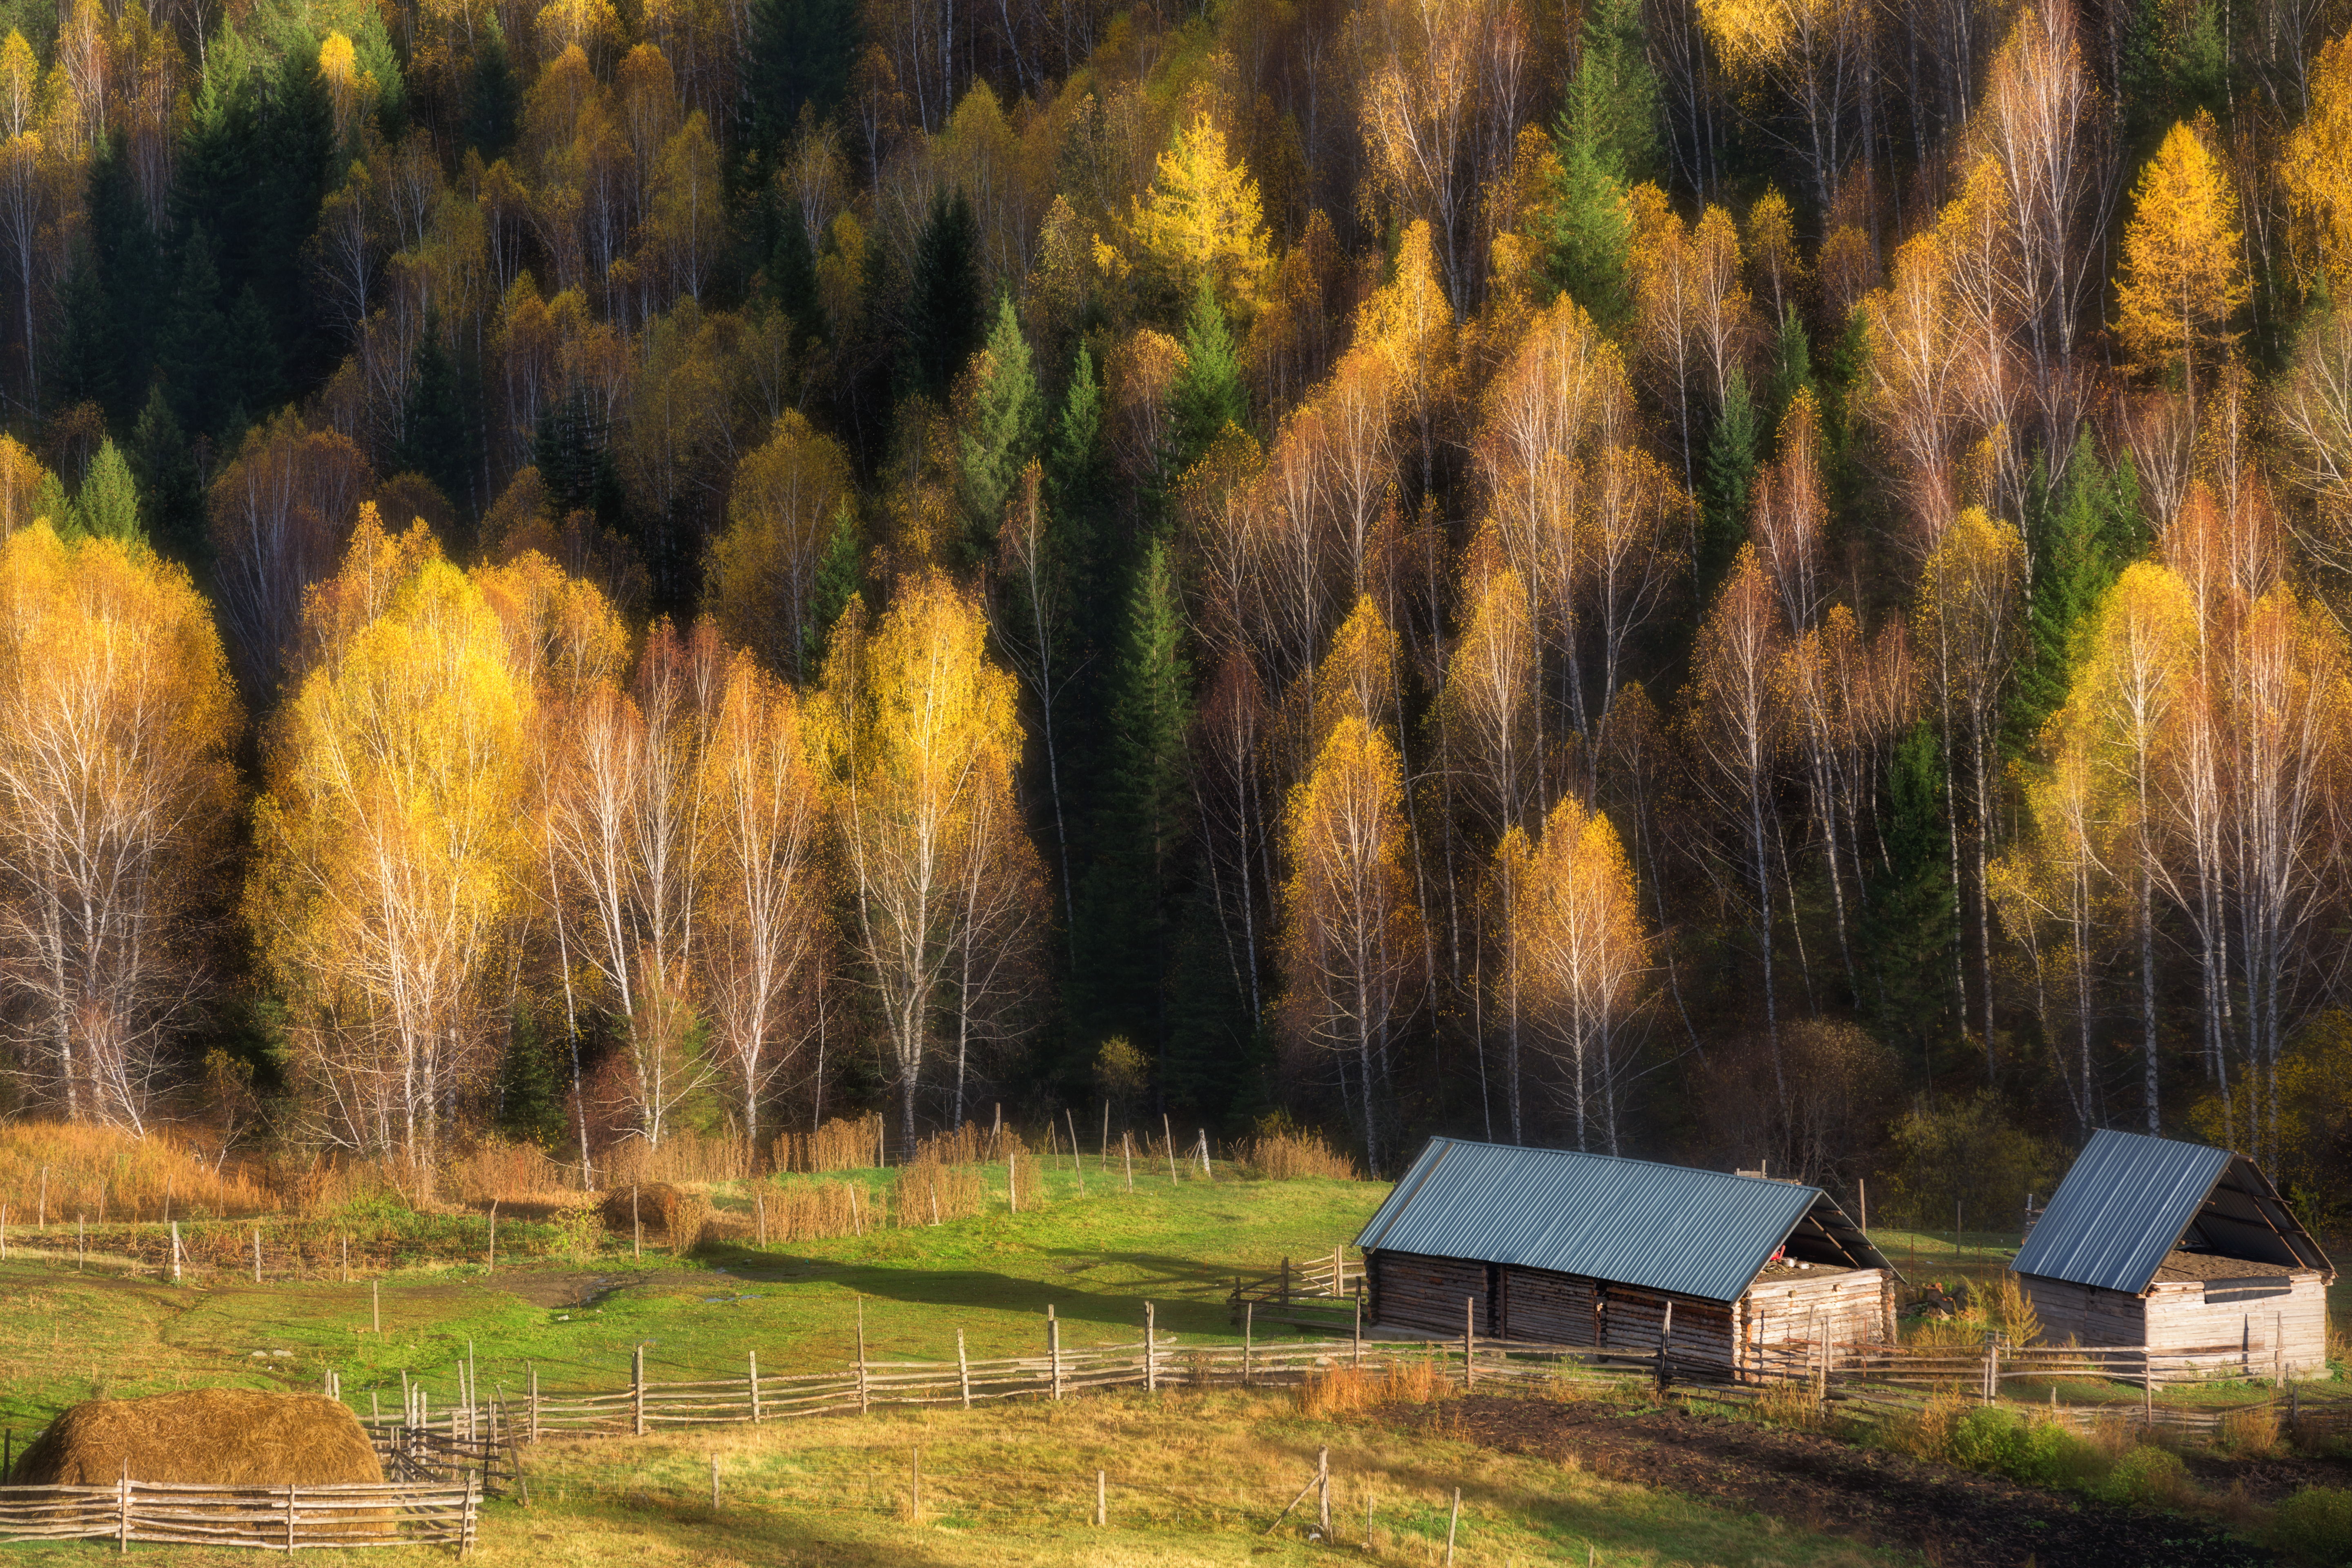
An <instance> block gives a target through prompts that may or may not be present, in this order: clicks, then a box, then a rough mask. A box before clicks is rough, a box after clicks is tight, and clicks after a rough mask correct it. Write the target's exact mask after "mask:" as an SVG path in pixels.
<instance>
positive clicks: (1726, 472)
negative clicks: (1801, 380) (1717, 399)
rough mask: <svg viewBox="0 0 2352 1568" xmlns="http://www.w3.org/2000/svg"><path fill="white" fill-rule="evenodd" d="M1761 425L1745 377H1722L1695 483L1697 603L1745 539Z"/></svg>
mask: <svg viewBox="0 0 2352 1568" xmlns="http://www.w3.org/2000/svg"><path fill="white" fill-rule="evenodd" d="M1759 423H1760V421H1759V419H1758V418H1757V416H1756V402H1755V399H1754V398H1752V397H1750V396H1749V395H1748V373H1747V371H1745V370H1744V369H1742V368H1741V367H1739V366H1738V365H1733V366H1732V367H1731V374H1729V375H1728V376H1726V377H1725V378H1724V384H1723V407H1722V408H1721V409H1720V410H1719V411H1718V412H1717V414H1716V416H1715V429H1714V431H1713V433H1712V434H1710V435H1709V436H1708V437H1707V443H1706V468H1705V471H1704V472H1703V474H1702V475H1701V477H1700V480H1699V509H1700V510H1699V543H1698V561H1697V563H1696V564H1697V568H1698V586H1699V603H1701V604H1702V605H1704V604H1706V603H1708V602H1709V601H1710V600H1712V599H1713V598H1714V596H1715V588H1716V585H1717V584H1719V583H1721V582H1722V581H1723V574H1725V573H1726V572H1727V571H1728V570H1730V567H1731V563H1732V561H1733V559H1734V558H1735V557H1737V556H1738V553H1739V545H1740V542H1741V541H1742V540H1744V539H1746V538H1747V537H1748V501H1749V500H1750V498H1751V497H1752V496H1753V495H1754V494H1755V489H1756V469H1757V458H1756V447H1757V437H1758V435H1759V431H1758V426H1759Z"/></svg>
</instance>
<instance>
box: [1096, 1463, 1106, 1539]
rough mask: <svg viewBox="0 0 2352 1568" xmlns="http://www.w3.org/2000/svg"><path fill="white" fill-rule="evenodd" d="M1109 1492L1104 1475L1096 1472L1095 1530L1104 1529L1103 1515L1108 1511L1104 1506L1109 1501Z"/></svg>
mask: <svg viewBox="0 0 2352 1568" xmlns="http://www.w3.org/2000/svg"><path fill="white" fill-rule="evenodd" d="M1108 1500H1109V1498H1108V1489H1107V1488H1106V1487H1105V1486H1104V1485H1103V1473H1102V1472H1101V1471H1100V1470H1097V1471H1096V1472H1095V1528H1096V1529H1097V1530H1100V1529H1101V1528H1102V1527H1103V1514H1104V1513H1105V1511H1106V1510H1105V1508H1104V1506H1103V1505H1104V1504H1105V1503H1106V1502H1108Z"/></svg>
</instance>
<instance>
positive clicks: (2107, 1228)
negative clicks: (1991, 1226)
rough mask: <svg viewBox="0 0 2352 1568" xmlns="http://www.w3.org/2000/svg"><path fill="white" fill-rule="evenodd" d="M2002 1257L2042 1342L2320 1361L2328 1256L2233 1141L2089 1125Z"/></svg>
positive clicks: (2218, 1368)
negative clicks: (2043, 1204) (2086, 1139)
mask: <svg viewBox="0 0 2352 1568" xmlns="http://www.w3.org/2000/svg"><path fill="white" fill-rule="evenodd" d="M2012 1267H2013V1268H2015V1269H2016V1271H2017V1273H2018V1275H2019V1276H2020V1283H2021V1285H2022V1286H2023V1288H2024V1290H2025V1294H2026V1296H2027V1298H2028V1299H2029V1300H2032V1303H2033V1310H2034V1313H2035V1315H2036V1316H2037V1317H2039V1318H2040V1319H2041V1321H2042V1339H2043V1340H2044V1341H2045V1342H2048V1343H2051V1344H2064V1343H2066V1342H2069V1341H2072V1342H2074V1343H2077V1344H2083V1345H2120V1346H2130V1347H2135V1348H2136V1347H2139V1346H2146V1347H2147V1349H2148V1350H2149V1351H2150V1352H2153V1353H2155V1354H2157V1355H2159V1356H2178V1357H2180V1358H2183V1360H2182V1362H2181V1363H2176V1364H2185V1365H2187V1366H2189V1367H2191V1368H2197V1369H2202V1370H2204V1371H2206V1372H2209V1373H2213V1374H2214V1375H2217V1376H2252V1377H2270V1376H2272V1375H2273V1374H2274V1373H2284V1375H2286V1376H2288V1377H2324V1376H2326V1372H2327V1287H2328V1286H2329V1285H2330V1284H2332V1283H2334V1281H2335V1279H2336V1270H2335V1268H2334V1267H2333V1266H2331V1265H2330V1264H2329V1263H2328V1261H2327V1255H2326V1253H2324V1252H2322V1251H2321V1250H2320V1248H2319V1244H2318V1243H2317V1242H2316V1241H2315V1240H2313V1239H2312V1236H2311V1233H2310V1232H2309V1231H2307V1230H2305V1228H2304V1227H2303V1225H2302V1223H2301V1222H2300V1221H2298V1220H2297V1219H2296V1218H2295V1217H2294V1211H2293V1210H2291V1209H2289V1208H2288V1207H2287V1205H2286V1204H2285V1202H2284V1200H2283V1199H2282V1198H2280V1196H2279V1194H2278V1189H2277V1188H2276V1187H2274V1186H2273V1185H2272V1184H2271V1180H2270V1178H2269V1177H2268V1176H2266V1175H2264V1174H2263V1171H2262V1168H2261V1167H2260V1166H2258V1165H2256V1164H2255V1163H2253V1162H2252V1160H2249V1159H2247V1158H2246V1157H2245V1156H2244V1155H2243V1154H2236V1153H2232V1152H2230V1151H2229V1150H2226V1149H2213V1148H2209V1147H2207V1146H2206V1145H2204V1144H2201V1143H2183V1142H2179V1141H2177V1140H2174V1139H2170V1138H2151V1137H2148V1136H2147V1135H2146V1134H2145V1133H2138V1132H2110V1131H2104V1130H2102V1131H2097V1132H2094V1133H2093V1134H2092V1135H2091V1142H2090V1143H2089V1144H2088V1146H2086V1147H2085V1148H2084V1151H2083V1152H2082V1155H2081V1157H2080V1158H2078V1159H2076V1160H2075V1162H2074V1167H2073V1168H2072V1169H2071V1170H2069V1171H2068V1172H2067V1173H2066V1179H2065V1180H2064V1181H2063V1182H2061V1183H2060V1184H2058V1190H2057V1192H2055V1193H2053V1194H2051V1198H2050V1204H2049V1206H2048V1207H2047V1208H2045V1209H2043V1210H2042V1215H2041V1216H2040V1217H2039V1218H2038V1219H2036V1220H2035V1221H2034V1225H2033V1229H2032V1232H2031V1233H2030V1234H2028V1235H2027V1237H2026V1238H2025V1246H2024V1247H2022V1248H2021V1249H2020V1250H2019V1252H2018V1255H2017V1261H2016V1262H2015V1264H2013V1265H2012Z"/></svg>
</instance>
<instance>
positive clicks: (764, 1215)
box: [751, 1193, 768, 1247]
mask: <svg viewBox="0 0 2352 1568" xmlns="http://www.w3.org/2000/svg"><path fill="white" fill-rule="evenodd" d="M751 1212H752V1213H753V1214H755V1215H758V1216H759V1219H760V1245H761V1247H765V1246H767V1245H768V1200H767V1198H766V1196H765V1195H764V1194H760V1193H753V1194H751Z"/></svg>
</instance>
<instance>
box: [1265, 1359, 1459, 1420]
mask: <svg viewBox="0 0 2352 1568" xmlns="http://www.w3.org/2000/svg"><path fill="white" fill-rule="evenodd" d="M1451 1391H1452V1384H1450V1383H1449V1382H1448V1381H1447V1379H1446V1377H1445V1374H1444V1373H1443V1372H1442V1371H1440V1370H1439V1368H1438V1366H1437V1363H1435V1362H1433V1361H1420V1360H1414V1361H1396V1362H1391V1363H1389V1364H1388V1366H1387V1367H1386V1368H1384V1369H1382V1370H1381V1371H1377V1372H1376V1371H1374V1370H1372V1369H1371V1368H1370V1367H1360V1366H1341V1367H1334V1368H1332V1369H1331V1370H1330V1371H1328V1372H1312V1373H1307V1381H1306V1382H1305V1383H1304V1384H1301V1385H1300V1386H1299V1390H1298V1408H1299V1412H1300V1414H1302V1415H1308V1416H1315V1417H1325V1416H1332V1415H1349V1414H1352V1413H1353V1412H1356V1411H1360V1410H1370V1409H1375V1408H1377V1407H1379V1406H1381V1405H1426V1404H1428V1403H1429V1402H1430V1401H1431V1400H1433V1399H1435V1398H1437V1397H1439V1396H1440V1395H1442V1394H1447V1393H1449V1392H1451Z"/></svg>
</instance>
